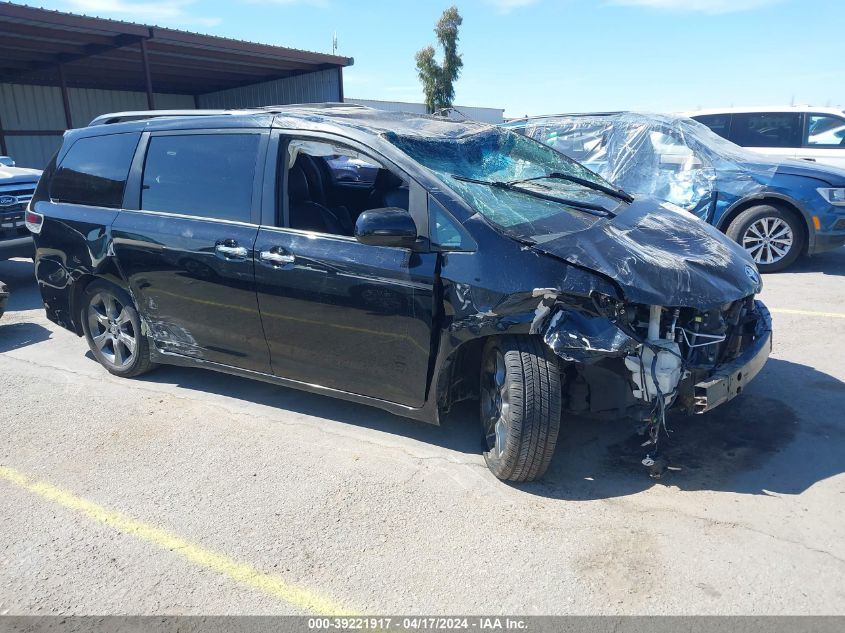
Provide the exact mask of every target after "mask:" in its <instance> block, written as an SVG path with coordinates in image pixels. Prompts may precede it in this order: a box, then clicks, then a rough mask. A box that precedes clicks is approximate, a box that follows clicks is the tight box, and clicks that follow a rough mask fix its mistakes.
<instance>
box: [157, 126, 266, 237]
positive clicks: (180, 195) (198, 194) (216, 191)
mask: <svg viewBox="0 0 845 633" xmlns="http://www.w3.org/2000/svg"><path fill="white" fill-rule="evenodd" d="M260 140H261V138H260V136H259V135H258V134H187V135H184V136H153V137H152V138H150V142H149V147H148V149H147V157H146V161H145V163H144V178H143V185H142V188H141V208H142V209H144V210H146V211H168V212H171V213H179V214H183V215H195V216H198V217H204V218H213V219H217V220H231V221H236V222H249V221H250V219H251V217H252V192H253V184H254V180H255V166H256V162H257V160H258V147H259V142H260Z"/></svg>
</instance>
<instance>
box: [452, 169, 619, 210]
mask: <svg viewBox="0 0 845 633" xmlns="http://www.w3.org/2000/svg"><path fill="white" fill-rule="evenodd" d="M451 176H452V178H454V179H455V180H459V181H460V182H470V183H472V184H474V185H487V186H488V187H493V188H495V189H505V190H507V191H518V192H519V193H524V194H525V195H527V196H532V197H534V198H539V199H540V200H548V201H549V202H559V203H560V204H565V205H567V206H569V207H574V208H576V209H578V210H579V211H583V212H584V213H588V214H590V215H595V216H596V217H600V218H604V217H611V218H615V217H616V214H615V213H613V211H609V210H608V209H605V208H604V207H603V206H601V205H600V204H593V203H592V202H581V201H579V200H569V199H568V198H561V197H560V196H552V195H549V194H547V193H542V192H540V191H534V190H533V189H526V188H525V187H520V186H519V183H520V182H521V181H519V180H517V181H514V182H503V181H501V180H479V179H478V178H469V177H468V176H461V175H460V174H451ZM597 211H598V212H600V213H596V212H597Z"/></svg>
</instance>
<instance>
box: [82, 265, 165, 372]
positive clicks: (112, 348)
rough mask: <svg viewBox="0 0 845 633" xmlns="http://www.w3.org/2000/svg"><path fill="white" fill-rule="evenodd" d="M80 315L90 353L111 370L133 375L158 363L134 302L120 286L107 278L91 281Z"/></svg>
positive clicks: (86, 290)
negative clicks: (154, 359)
mask: <svg viewBox="0 0 845 633" xmlns="http://www.w3.org/2000/svg"><path fill="white" fill-rule="evenodd" d="M80 319H81V320H82V330H83V332H84V333H85V339H86V340H87V341H88V347H89V348H90V349H91V353H92V354H94V358H96V359H97V361H98V362H99V363H100V364H101V365H102V366H103V367H105V368H106V369H107V370H108V371H109V373H112V374H114V375H115V376H121V377H123V378H132V377H134V376H140V375H141V374H144V373H146V372H148V371H150V370H151V369H153V367H155V364H154V363H153V362H152V361H151V360H150V347H149V342H148V341H147V337H146V336H145V335H144V334H143V333H142V331H141V318H140V317H139V316H138V311H137V310H136V309H135V304H134V302H133V301H132V298H131V297H130V296H129V295H128V294H127V293H126V292H124V291H123V290H121V289H120V288H118V287H117V286H114V285H112V284H110V283H107V282H104V281H94V282H92V283H91V284H89V285H88V287H86V288H85V292H84V293H83V298H82V309H81V313H80Z"/></svg>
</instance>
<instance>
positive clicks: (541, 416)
mask: <svg viewBox="0 0 845 633" xmlns="http://www.w3.org/2000/svg"><path fill="white" fill-rule="evenodd" d="M480 395H481V425H482V429H483V431H484V437H485V441H486V447H487V450H486V451H485V453H484V460H485V461H486V462H487V466H488V468H490V470H491V471H492V472H493V474H494V475H496V477H498V478H499V479H503V480H507V481H531V480H534V479H537V478H539V477H542V476H543V473H545V472H546V469H547V468H548V467H549V462H551V459H552V455H553V454H554V450H555V445H556V444H557V436H558V431H559V429H560V415H561V385H560V372H559V366H558V361H557V358H556V357H555V356H554V354H553V353H552V352H551V350H549V349H548V347H546V345H545V344H544V343H543V342H542V341H541V340H540V339H539V338H537V337H533V336H505V337H501V338H495V339H491V340H490V341H488V343H487V345H485V348H484V354H483V355H482V363H481V393H480Z"/></svg>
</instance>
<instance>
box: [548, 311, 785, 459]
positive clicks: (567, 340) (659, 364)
mask: <svg viewBox="0 0 845 633" xmlns="http://www.w3.org/2000/svg"><path fill="white" fill-rule="evenodd" d="M549 303H551V302H549ZM591 304H592V305H587V304H586V303H582V304H581V305H580V306H577V305H571V304H568V305H563V304H561V303H560V302H559V299H558V300H557V301H555V302H554V303H553V304H552V305H547V309H548V317H547V319H546V323H545V329H544V330H543V329H541V330H540V331H544V339H545V341H546V343H547V344H548V345H549V346H550V347H551V348H552V349H553V350H554V351H555V353H556V354H557V355H558V356H559V357H560V358H562V359H563V360H564V361H567V362H566V363H565V369H564V373H565V375H566V382H565V385H564V391H565V393H564V398H565V400H564V401H565V407H566V408H567V409H568V410H569V412H571V413H574V414H578V415H585V416H595V417H608V418H618V417H627V418H629V419H631V418H633V419H635V420H637V421H638V422H641V423H642V424H643V427H642V429H643V432H644V434H647V435H648V439H647V440H646V441H645V442H644V444H643V446H644V447H649V453H648V454H647V455H646V457H645V459H644V460H643V464H644V465H646V466H651V465H653V464H654V460H655V458H656V456H657V452H656V449H657V445H658V440H659V438H660V436H661V432H662V433H663V434H664V435H666V434H668V432H669V429H668V428H667V424H666V417H667V412H668V411H669V410H670V409H673V410H677V411H679V412H683V413H687V414H690V413H703V412H705V411H707V410H709V409H711V408H713V407H715V406H717V405H718V404H721V403H722V402H725V401H727V400H728V399H730V398H732V397H734V396H735V395H738V394H739V393H740V392H741V391H742V386H743V381H745V382H747V381H749V380H750V379H751V378H753V376H754V375H756V373H757V371H759V368H760V367H762V364H763V363H764V362H765V358H766V357H767V356H768V349H769V348H770V344H771V339H770V331H771V321H770V319H769V315H768V312H767V311H766V309H765V307H763V305H762V304H761V303H759V302H756V301H755V300H754V297H753V296H749V297H746V298H744V299H740V300H737V301H732V302H728V303H725V304H723V305H722V306H719V307H718V308H716V309H710V310H698V309H695V308H689V307H671V306H659V305H650V306H649V305H640V304H630V303H624V302H621V301H618V300H616V299H613V298H611V297H609V296H604V295H599V296H597V295H594V296H593V297H592V301H591ZM596 315H599V316H596ZM764 335H765V336H764ZM758 339H759V343H758V344H757V345H755V343H756V342H758ZM763 339H765V343H766V344H767V345H768V346H769V347H766V345H764V344H763V343H764V341H763ZM758 347H759V348H760V349H757V348H758ZM734 365H736V366H737V369H736V371H731V369H732V368H733V366H734ZM717 386H718V389H717V388H716V387H717Z"/></svg>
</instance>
